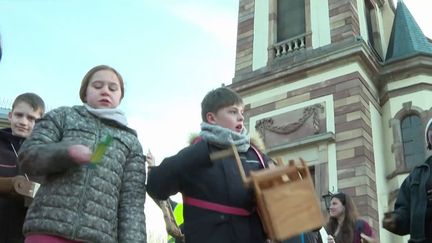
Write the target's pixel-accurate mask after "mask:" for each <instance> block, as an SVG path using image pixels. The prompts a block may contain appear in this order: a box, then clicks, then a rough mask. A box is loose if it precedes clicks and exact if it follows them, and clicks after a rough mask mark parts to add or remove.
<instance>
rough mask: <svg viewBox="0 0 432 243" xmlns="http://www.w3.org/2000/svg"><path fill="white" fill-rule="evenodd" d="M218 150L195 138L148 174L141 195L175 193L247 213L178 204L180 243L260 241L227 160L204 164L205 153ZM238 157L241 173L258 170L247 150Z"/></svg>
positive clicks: (251, 201) (250, 201)
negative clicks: (181, 225) (181, 230)
mask: <svg viewBox="0 0 432 243" xmlns="http://www.w3.org/2000/svg"><path fill="white" fill-rule="evenodd" d="M218 150H220V148H217V147H215V146H213V145H210V144H208V143H207V142H206V141H204V140H201V141H200V142H198V143H196V144H193V145H191V146H189V147H187V148H185V149H183V150H181V151H180V152H179V153H178V154H177V155H175V156H172V157H169V158H165V159H164V160H163V161H162V163H161V165H159V166H157V167H155V168H153V169H152V170H151V171H150V172H149V175H148V181H147V192H148V193H149V195H151V196H152V197H154V198H157V199H160V200H166V199H167V198H168V197H169V196H170V195H173V194H176V193H177V192H180V193H182V195H183V196H188V197H193V198H196V199H200V200H205V201H208V202H213V203H218V204H223V205H226V206H231V207H238V208H243V209H246V210H248V211H252V212H253V213H252V214H251V215H250V216H236V215H232V214H225V213H220V212H215V211H211V210H207V209H202V208H199V207H195V206H191V205H187V204H184V212H183V215H184V234H185V239H186V243H202V242H206V243H213V242H214V243H220V242H224V243H263V242H265V241H266V239H265V238H266V237H265V234H264V231H263V227H262V224H261V221H260V218H259V216H258V213H257V212H256V203H255V197H254V193H253V190H252V189H251V188H246V187H245V186H244V185H243V183H242V180H241V177H240V174H239V170H238V168H237V166H236V162H235V160H234V158H233V157H227V158H224V159H220V160H217V161H211V160H210V158H209V154H210V153H211V152H214V151H218ZM240 157H241V160H242V163H243V167H244V168H245V171H246V173H248V172H249V171H251V170H259V169H262V168H263V166H262V165H261V163H260V162H259V158H258V156H257V154H256V153H255V152H254V150H253V149H252V148H250V149H249V150H248V151H247V152H246V153H240ZM264 158H265V159H264V160H265V161H269V160H268V158H267V157H264Z"/></svg>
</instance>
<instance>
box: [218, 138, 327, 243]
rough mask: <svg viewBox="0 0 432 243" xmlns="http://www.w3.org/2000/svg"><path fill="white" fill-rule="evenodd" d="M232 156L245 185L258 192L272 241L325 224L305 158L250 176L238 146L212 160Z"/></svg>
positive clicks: (261, 213)
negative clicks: (239, 153) (298, 162)
mask: <svg viewBox="0 0 432 243" xmlns="http://www.w3.org/2000/svg"><path fill="white" fill-rule="evenodd" d="M230 155H234V157H235V159H236V163H237V167H238V169H239V171H240V175H241V177H242V180H243V183H244V184H245V186H252V187H253V189H254V191H255V196H256V200H257V206H258V211H259V215H260V217H261V221H262V223H263V226H264V230H265V231H266V233H267V237H268V238H269V239H271V240H279V241H283V240H286V239H289V238H291V237H293V236H296V235H298V234H300V233H302V232H307V231H311V230H314V229H318V228H320V227H321V226H323V225H324V224H325V220H324V216H323V215H322V212H321V208H320V203H319V200H318V198H317V196H316V194H315V189H314V185H313V182H312V178H311V175H310V172H309V168H308V167H307V165H306V163H305V161H304V160H303V159H300V164H296V163H295V162H294V160H290V161H289V164H288V165H285V164H283V162H282V161H281V160H278V166H274V167H272V168H268V169H263V170H259V171H251V172H250V177H246V173H245V171H244V168H243V165H242V163H241V160H240V157H239V155H238V152H237V148H236V147H235V146H234V145H232V146H231V148H230V149H229V150H224V151H219V152H215V153H213V154H212V155H210V158H211V159H212V160H216V159H218V158H222V157H226V156H230Z"/></svg>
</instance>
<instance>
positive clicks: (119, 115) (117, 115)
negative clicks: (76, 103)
mask: <svg viewBox="0 0 432 243" xmlns="http://www.w3.org/2000/svg"><path fill="white" fill-rule="evenodd" d="M84 107H85V108H86V109H87V110H88V111H89V112H90V113H92V114H93V115H95V116H97V117H100V118H104V119H108V120H114V121H116V122H118V123H120V124H122V125H123V126H127V124H128V123H127V119H126V116H125V114H124V113H123V111H121V110H120V109H118V108H114V109H95V108H93V107H91V106H89V105H87V104H84Z"/></svg>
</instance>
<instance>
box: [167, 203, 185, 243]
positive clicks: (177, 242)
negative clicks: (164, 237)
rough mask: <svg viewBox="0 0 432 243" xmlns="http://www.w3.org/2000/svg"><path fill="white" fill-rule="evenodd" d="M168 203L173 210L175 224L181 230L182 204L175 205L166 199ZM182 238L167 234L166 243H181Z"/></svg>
mask: <svg viewBox="0 0 432 243" xmlns="http://www.w3.org/2000/svg"><path fill="white" fill-rule="evenodd" d="M168 202H169V203H170V205H171V208H172V210H173V215H174V219H175V223H176V224H177V226H178V227H179V228H180V230H181V231H182V230H183V222H184V219H183V203H177V202H175V201H173V200H171V199H168ZM183 242H184V237H176V236H172V235H170V234H168V243H183Z"/></svg>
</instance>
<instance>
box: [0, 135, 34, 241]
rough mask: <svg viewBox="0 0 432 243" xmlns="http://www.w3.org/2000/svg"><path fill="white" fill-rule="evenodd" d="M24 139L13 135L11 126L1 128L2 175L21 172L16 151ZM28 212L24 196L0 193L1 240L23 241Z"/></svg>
mask: <svg viewBox="0 0 432 243" xmlns="http://www.w3.org/2000/svg"><path fill="white" fill-rule="evenodd" d="M23 140H24V139H23V138H21V137H17V136H13V135H12V130H11V129H10V128H6V129H1V130H0V177H13V176H16V175H18V174H19V170H18V166H17V155H16V153H15V152H18V150H19V148H20V146H21V143H22V141H23ZM26 212H27V208H26V207H24V198H23V197H21V196H18V195H14V196H12V195H10V194H0V229H1V230H0V242H23V240H24V237H23V234H22V225H23V223H24V217H25V215H26Z"/></svg>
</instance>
